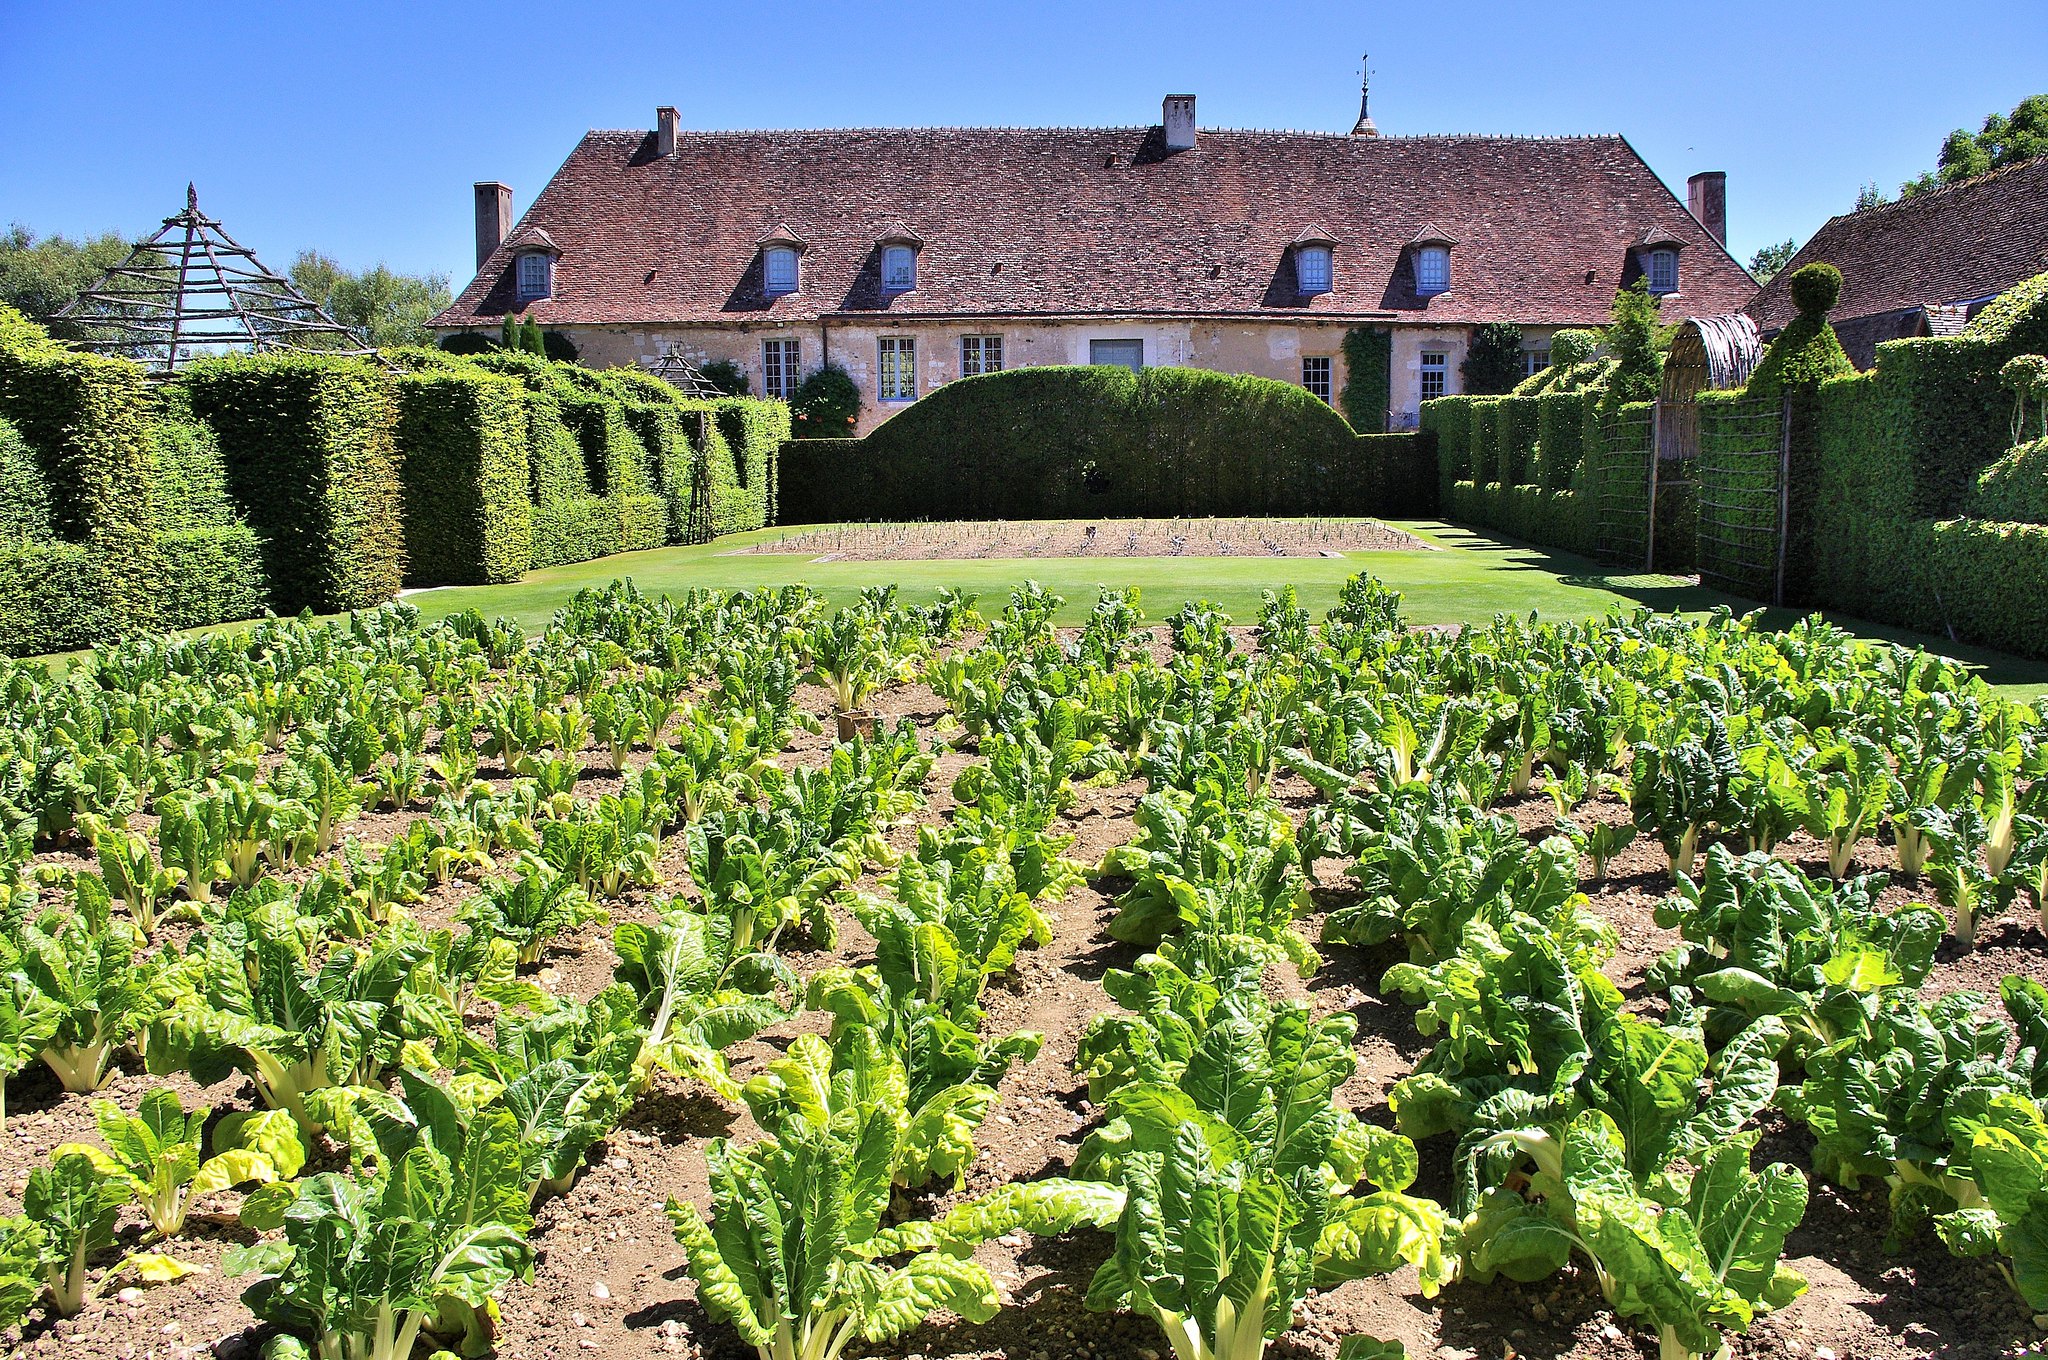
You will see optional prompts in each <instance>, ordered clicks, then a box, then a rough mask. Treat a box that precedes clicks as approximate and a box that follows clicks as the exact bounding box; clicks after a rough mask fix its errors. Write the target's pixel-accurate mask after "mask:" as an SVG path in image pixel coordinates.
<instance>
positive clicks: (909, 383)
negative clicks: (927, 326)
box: [875, 335, 917, 401]
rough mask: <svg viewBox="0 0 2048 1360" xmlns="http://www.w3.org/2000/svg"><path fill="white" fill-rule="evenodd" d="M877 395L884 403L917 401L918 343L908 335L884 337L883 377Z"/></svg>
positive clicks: (877, 388) (877, 387) (876, 390)
mask: <svg viewBox="0 0 2048 1360" xmlns="http://www.w3.org/2000/svg"><path fill="white" fill-rule="evenodd" d="M875 395H876V396H877V397H880V398H881V399H882V400H883V401H916V400H917V341H915V340H913V339H911V338H910V337H909V336H907V335H889V336H884V337H882V364H881V375H880V378H879V380H878V381H877V382H876V384H875Z"/></svg>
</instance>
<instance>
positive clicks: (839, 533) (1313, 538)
mask: <svg viewBox="0 0 2048 1360" xmlns="http://www.w3.org/2000/svg"><path fill="white" fill-rule="evenodd" d="M1432 548H1433V545H1432V544H1429V543H1426V542H1424V541H1423V540H1422V539H1419V538H1417V537H1415V536H1414V535H1413V534H1406V533H1402V532H1401V531H1400V530H1399V529H1390V528H1388V527H1387V526H1386V525H1384V524H1376V523H1374V522H1372V521H1370V520H1273V519H1108V520H1080V519H1061V520H980V521H974V520H968V521H948V522H945V523H924V522H921V521H913V522H908V523H902V524H852V525H844V526H841V527H838V528H831V529H808V530H805V531H803V532H801V533H794V534H787V535H783V536H781V537H778V538H774V539H766V540H763V541H761V542H759V543H753V544H749V545H748V546H747V547H744V548H735V549H733V550H732V551H733V553H734V554H735V555H739V554H749V553H789V554H797V555H801V556H805V557H810V558H811V559H812V560H814V561H818V562H901V561H931V560H939V559H946V560H955V559H971V558H983V557H1005V558H1007V557H1341V556H1343V555H1344V554H1346V553H1355V552H1389V551H1429V550H1431V549H1432Z"/></svg>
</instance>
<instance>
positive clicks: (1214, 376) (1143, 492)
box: [779, 367, 1429, 524]
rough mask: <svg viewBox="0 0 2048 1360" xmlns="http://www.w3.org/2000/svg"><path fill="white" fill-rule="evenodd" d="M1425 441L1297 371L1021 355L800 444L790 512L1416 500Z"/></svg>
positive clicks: (1237, 506) (1130, 509)
mask: <svg viewBox="0 0 2048 1360" xmlns="http://www.w3.org/2000/svg"><path fill="white" fill-rule="evenodd" d="M1420 454H1421V441H1419V440H1417V439H1416V438H1415V437H1414V436H1412V435H1399V436H1391V437H1390V436H1384V435H1382V436H1379V437H1377V438H1375V439H1371V440H1364V439H1361V438H1360V436H1358V435H1357V434H1355V433H1354V432H1353V431H1352V429H1351V427H1350V426H1349V425H1348V424H1346V423H1345V421H1344V418H1343V417H1342V416H1340V415H1338V414H1337V413H1336V411H1335V410H1333V409H1332V408H1331V407H1329V406H1328V405H1327V404H1325V403H1323V402H1321V401H1318V400H1317V399H1316V398H1315V397H1312V396H1310V395H1309V394H1308V393H1307V392H1305V391H1303V390H1302V389H1301V388H1299V387H1296V386H1293V385H1292V384H1289V383H1281V382H1275V381H1272V380H1270V379H1264V378H1251V377H1243V376H1239V375H1234V374H1225V373H1212V372H1208V371H1206V370H1200V369H1178V368H1160V369H1146V370H1144V371H1143V372H1140V373H1132V372H1130V371H1128V370H1125V369H1120V368H1112V367H1082V368H1057V367H1046V368H1022V369H1013V370H1010V371H1008V372H1004V373H995V374H988V375H985V376H982V377H974V378H963V379H961V380H959V381H957V382H953V383H948V384H947V385H946V386H944V387H942V388H940V389H939V390H938V391H936V392H934V393H933V394H932V395H931V396H929V397H926V398H925V399H924V400H923V401H921V402H919V403H918V404H917V405H915V406H913V407H911V408H910V409H909V410H907V411H905V412H903V413H902V414H900V415H898V416H896V417H895V418H894V419H892V420H890V421H888V422H886V423H885V424H883V425H882V426H881V427H880V428H879V429H877V430H876V431H875V432H874V433H872V434H870V435H868V436H867V437H866V438H865V439H859V440H837V439H835V440H811V439H806V440H800V441H796V442H793V443H791V444H788V445H785V446H784V448H783V452H782V457H783V459H784V460H785V465H784V467H783V469H782V473H781V480H780V501H781V504H780V507H779V518H780V519H781V521H782V522H784V523H791V524H796V523H815V522H820V521H829V520H840V519H911V518H920V519H922V518H930V519H949V518H960V519H992V518H1012V519H1026V518H1059V517H1066V516H1078V517H1095V516H1109V515H1212V514H1213V515H1238V514H1249V515H1257V514H1277V515H1295V514H1340V515H1342V514H1355V515H1369V514H1384V513H1390V511H1389V510H1388V508H1387V507H1388V506H1390V505H1392V504H1393V503H1394V502H1395V501H1396V500H1397V499H1398V500H1399V501H1402V502H1404V504H1402V505H1401V506H1400V507H1399V508H1400V510H1401V511H1403V512H1406V513H1415V512H1416V505H1417V502H1418V501H1421V500H1422V499H1424V498H1425V497H1427V490H1426V482H1427V478H1428V475H1429V469H1428V467H1427V464H1422V463H1421V462H1420ZM1418 483H1424V484H1425V489H1423V490H1420V491H1418V489H1417V484H1418Z"/></svg>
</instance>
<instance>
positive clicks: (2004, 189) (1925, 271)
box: [1749, 156, 2048, 330]
mask: <svg viewBox="0 0 2048 1360" xmlns="http://www.w3.org/2000/svg"><path fill="white" fill-rule="evenodd" d="M1816 260H1819V261H1823V262H1825V263H1827V264H1831V265H1833V266H1835V268H1837V269H1839V270H1841V271H1842V300H1841V301H1840V302H1839V303H1837V304H1836V305H1835V310H1834V312H1833V313H1832V315H1833V316H1834V317H1835V318H1836V319H1837V320H1847V319H1849V318H1852V317H1859V316H1870V315H1872V314H1874V313H1877V312H1890V311H1895V310H1897V309H1899V308H1902V307H1917V306H1922V305H1926V304H1930V303H1949V302H1970V301H1974V300H1975V299H1978V298H1983V297H1988V296H1990V295H1992V294H1995V293H2002V292H2004V291H2005V290H2006V289H2008V288H2010V287H2012V286H2013V285H2014V284H2016V283H2019V282H2020V281H2022V280H2024V279H2030V278H2032V277H2033V276H2034V275H2036V274H2039V273H2042V272H2044V271H2048V156H2043V157H2037V158H2035V159H2034V160H2031V161H2022V162H2021V163H2020V164H2018V165H2013V166H2008V167H2006V168H2005V169H2003V170H1994V171H1992V172H1991V173H1990V174H1988V175H1980V176H1978V177H1977V178H1976V179H1971V180H1965V181H1963V182H1962V183H1960V184H1954V185H1950V186H1949V187H1948V188H1945V189H1936V190H1933V191H1931V192H1929V193H1924V194H1915V195H1914V196H1913V197H1911V198H1904V199H1900V200H1899V201H1898V202H1896V203H1886V204H1884V205H1882V206H1880V207H1876V208H1865V209H1864V210H1863V211H1862V212H1854V213H1844V214H1843V215H1842V216H1840V217H1836V218H1833V219H1831V220H1830V221H1829V222H1828V224H1827V225H1826V226H1824V227H1822V228H1821V229H1820V230H1819V231H1817V232H1815V233H1814V236H1813V239H1812V240H1811V241H1808V242H1807V243H1806V244H1805V245H1804V246H1802V247H1800V250H1799V253H1798V254H1797V255H1794V256H1793V257H1792V262H1791V263H1790V264H1788V265H1786V266H1785V267H1784V268H1783V269H1781V270H1779V271H1778V273H1777V275H1776V277H1774V278H1773V279H1772V280H1771V282H1770V284H1769V286H1767V287H1766V288H1765V289H1764V290H1763V292H1762V293H1760V294H1758V295H1757V298H1756V300H1755V301H1754V302H1753V303H1752V304H1751V305H1750V307H1749V313H1750V315H1751V316H1754V317H1755V318H1756V320H1757V324H1758V325H1760V326H1762V327H1763V328H1764V329H1765V330H1774V329H1776V328H1778V327H1781V326H1783V325H1784V324H1785V323H1786V322H1787V321H1790V320H1791V319H1792V317H1793V316H1794V314H1795V313H1796V312H1797V311H1798V309H1797V308H1795V307H1794V306H1793V305H1792V292H1791V285H1792V271H1793V270H1795V269H1797V268H1799V267H1800V266H1801V265H1805V264H1811V263H1813V262H1814V261H1816Z"/></svg>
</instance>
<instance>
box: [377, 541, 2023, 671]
mask: <svg viewBox="0 0 2048 1360" xmlns="http://www.w3.org/2000/svg"><path fill="white" fill-rule="evenodd" d="M1395 524H1396V527H1398V528H1401V529H1405V530H1407V531H1408V532H1410V533H1412V534H1415V535H1416V536H1417V537H1419V538H1422V539H1424V540H1426V541H1428V542H1430V543H1432V544H1434V545H1436V550H1435V551H1412V552H1372V553H1354V554H1352V555H1351V556H1349V557H1345V558H1325V557H1289V558H1252V557H1138V558H1128V559H1110V558H1077V557H1065V558H1012V559H984V560H978V561H937V562H934V561H902V562H814V561H812V560H810V559H809V558H807V557H801V556H793V555H792V556H786V555H779V554H739V555H735V554H734V553H733V549H735V548H739V547H744V546H746V545H747V544H749V543H756V542H760V541H762V540H764V539H773V538H775V537H777V536H778V535H780V534H782V533H784V532H786V531H785V530H783V529H764V530H759V531H757V532H754V533H749V534H735V535H732V536H730V537H727V538H722V539H720V540H718V541H717V542H716V543H708V544H700V545H696V546H693V547H686V548H659V549H655V550H653V551H650V552H639V553H622V554H620V555H618V556H616V557H606V558H601V559H599V560H598V561H595V562H579V563H576V564H574V565H572V566H566V567H555V568H551V569H549V570H547V571H537V572H532V573H529V574H528V575H527V577H526V578H525V579H524V580H521V581H518V582H516V583H513V584H510V585H501V586H451V587H445V588H442V589H437V590H423V591H417V592H414V593H412V594H409V595H408V596H407V597H406V598H407V599H408V600H410V601H411V602H412V603H414V604H416V605H418V606H419V607H420V609H421V611H422V612H423V613H424V614H426V615H427V616H428V617H430V618H438V617H441V616H443V615H446V614H452V613H455V612H456V611H458V610H462V609H476V610H478V611H479V612H481V613H483V614H485V615H487V616H498V615H503V616H506V617H510V618H513V619H516V620H518V621H519V622H520V623H521V624H523V625H525V626H526V627H529V628H537V627H539V626H541V625H542V624H544V623H546V622H547V620H548V618H549V616H550V615H552V614H553V613H554V611H555V610H556V609H557V608H558V607H559V606H560V605H561V604H562V603H563V602H564V601H565V600H567V599H568V598H569V596H570V595H572V594H574V593H575V592H576V591H578V590H580V589H582V588H583V587H585V586H590V585H601V584H603V583H605V582H607V581H611V580H615V579H618V578H620V577H628V578H631V579H632V580H633V581H634V582H635V583H637V584H638V585H639V587H640V588H641V589H642V590H645V591H648V592H650V593H669V592H676V593H679V592H682V591H685V590H688V589H690V588H692V587H713V588H716V589H721V590H736V589H742V588H748V587H758V586H773V585H782V584H785V583H788V582H792V581H802V582H804V583H806V584H808V585H810V586H812V587H814V588H816V589H817V590H819V591H822V592H823V593H824V594H825V596H826V597H827V598H828V599H829V600H830V601H832V602H833V603H835V604H840V603H844V602H846V601H848V600H850V599H852V598H853V596H854V594H855V592H857V591H858V590H859V589H860V588H861V587H863V586H869V585H876V584H881V583H884V582H893V583H895V584H896V585H897V586H899V587H900V588H901V590H902V592H903V596H904V598H905V599H906V600H908V601H911V602H922V601H924V600H928V599H930V598H931V597H932V595H933V594H934V593H935V592H937V591H938V590H939V589H940V588H941V587H943V586H951V587H953V588H955V589H958V590H968V591H976V592H979V593H980V595H981V599H982V605H983V608H984V611H985V612H986V611H987V610H990V609H993V608H997V607H1000V606H1001V604H1002V601H1003V598H1004V597H1005V596H1006V595H1007V594H1008V592H1009V590H1010V589H1011V587H1013V586H1015V585H1017V584H1018V583H1020V582H1022V581H1024V580H1026V579H1030V580H1036V581H1038V582H1039V583H1041V584H1042V585H1044V586H1045V587H1046V588H1047V589H1049V590H1052V591H1055V592H1057V593H1058V594H1061V595H1064V596H1065V597H1066V599H1067V603H1066V607H1065V609H1064V610H1062V611H1061V619H1062V621H1063V622H1067V623H1078V622H1080V621H1081V619H1082V618H1083V617H1084V616H1085V615H1086V613H1087V611H1088V609H1089V607H1090V606H1091V605H1093V604H1094V602H1095V595H1096V591H1097V589H1098V587H1101V586H1105V585H1111V586H1137V587H1138V589H1139V590H1140V592H1141V593H1142V599H1143V603H1144V606H1145V612H1146V613H1147V614H1148V615H1149V616H1150V617H1152V618H1155V619H1158V618H1164V617H1165V616H1166V615H1168V614H1171V613H1172V612H1173V611H1174V610H1176V609H1178V608H1179V607H1180V606H1181V605H1182V604H1184V603H1186V602H1188V601H1190V600H1207V601H1209V602H1211V603H1213V604H1215V605H1218V606H1220V607H1221V608H1222V609H1224V610H1225V611H1226V612H1228V613H1229V614H1231V615H1232V616H1233V617H1234V618H1237V619H1239V620H1240V621H1243V622H1250V621H1252V620H1253V619H1255V618H1256V617H1257V615H1258V608H1259V597H1260V593H1261V592H1262V591H1265V590H1268V589H1272V588H1276V587H1279V586H1282V585H1290V584H1291V585H1293V586H1294V587H1295V589H1296V590H1297V591H1298V592H1299V594H1300V596H1301V601H1302V603H1303V604H1304V605H1305V606H1307V607H1308V608H1309V609H1311V610H1314V611H1318V612H1320V611H1322V610H1324V609H1327V608H1329V607H1330V606H1331V605H1332V604H1334V603H1335V602H1336V599H1337V592H1338V590H1339V589H1340V588H1341V587H1342V586H1343V584H1344V582H1345V581H1347V580H1349V579H1350V578H1351V577H1352V576H1354V575H1356V574H1357V573H1358V572H1360V571H1370V572H1372V574H1373V575H1375V576H1378V577H1380V578H1381V579H1382V580H1384V581H1385V582H1386V583H1387V584H1388V585H1390V586H1392V587H1394V588H1395V589H1396V590H1399V591H1400V592H1401V594H1402V596H1403V599H1404V602H1405V607H1406V612H1407V614H1408V618H1409V620H1410V621H1411V622H1414V623H1422V624H1433V623H1472V622H1484V621H1486V620H1487V619H1490V618H1492V617H1493V616H1494V615H1495V614H1497V613H1507V614H1527V613H1530V612H1532V611H1533V612H1534V613H1535V614H1537V615H1538V616H1539V617H1541V618H1546V619H1582V618H1590V617H1593V616H1595V615H1598V614H1601V613H1603V612H1605V611H1606V610H1607V609H1608V608H1609V607H1611V606H1613V605H1615V604H1621V605H1623V606H1624V607H1633V606H1635V605H1638V604H1645V605H1649V606H1650V607H1652V608H1654V609H1672V610H1679V611H1682V612H1688V613H1694V612H1702V611H1705V610H1708V609H1712V608H1714V607H1715V606H1717V605H1726V606H1727V607H1728V608H1730V609H1733V610H1734V611H1735V612H1736V613H1738V614H1740V613H1745V612H1748V611H1750V610H1753V609H1755V608H1757V607H1758V606H1757V605H1756V603H1755V602H1754V601H1750V600H1742V599H1738V598H1736V597H1734V596H1732V595H1724V594H1722V593H1721V592H1719V591H1716V590H1709V589H1706V588H1705V587H1701V586H1695V585H1690V584H1687V583H1686V582H1685V581H1682V580H1679V579H1676V578H1674V577H1669V576H1651V575H1642V574H1631V573H1625V572H1616V571H1612V570H1609V569H1607V568H1604V567H1602V566H1600V565H1599V564H1597V563H1594V562H1592V561H1589V560H1588V559H1586V558H1583V557H1577V556H1574V555H1572V554H1570V553H1560V552H1552V551H1549V550H1546V549H1541V548H1533V547H1529V546H1527V545H1524V544H1518V543H1512V542H1508V541H1506V540H1502V539H1498V538H1491V537H1488V536H1486V535H1484V534H1480V533H1476V532H1474V531H1472V530H1469V529H1465V528H1461V527H1458V526H1454V525H1450V524H1445V523H1442V522H1439V521H1434V520H1423V521H1396V522H1395ZM1799 614H1800V611H1797V610H1771V611H1767V618H1768V620H1769V621H1770V622H1771V623H1773V624H1777V625H1781V626H1782V625H1784V624H1788V623H1791V622H1792V621H1794V620H1795V619H1797V618H1798V617H1799ZM1831 617H1835V616H1831ZM1835 621H1836V622H1838V623H1840V624H1842V625H1843V626H1844V627H1847V628H1850V629H1852V630H1854V631H1855V632H1857V633H1859V634H1862V635H1864V636H1868V637H1881V638H1886V639H1890V640H1892V641H1897V642H1904V643H1907V644H1908V645H1914V646H1924V647H1927V648H1928V649H1929V650H1932V651H1938V652H1942V653H1944V654H1946V655H1950V656H1954V657H1957V658H1958V659H1960V660H1963V661H1967V662H1969V663H1971V664H1973V665H1977V666H1979V667H1981V668H1982V671H1983V674H1984V677H1985V678H1986V679H1987V680H1989V681H1991V682H1992V683H1993V684H1997V685H2000V686H2010V687H2012V689H2013V691H2014V692H2015V693H2016V694H2019V695H2024V696H2026V697H2034V696H2037V695H2041V694H2044V693H2048V664H2044V663H2041V662H2034V661H2025V660H2021V659H2019V658H2016V657H2010V656H2006V655H2004V654H2003V653H1999V652H1991V651H1986V650H1984V649H1982V648H1975V647H1965V646H1958V645H1955V644H1950V643H1947V642H1944V641H1942V640H1939V639H1935V638H1931V637H1926V636H1924V635H1921V634H1917V633H1908V632H1903V631H1901V630H1897V629H1889V628H1881V627H1877V626H1875V625H1872V624H1868V623H1863V622H1860V621H1857V620H1853V619H1848V618H1840V617H1836V618H1835Z"/></svg>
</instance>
